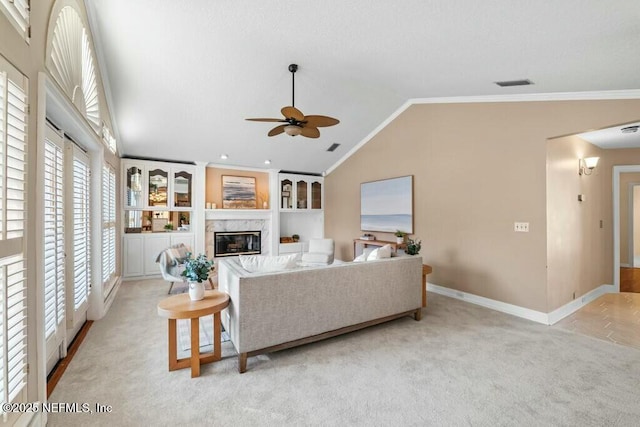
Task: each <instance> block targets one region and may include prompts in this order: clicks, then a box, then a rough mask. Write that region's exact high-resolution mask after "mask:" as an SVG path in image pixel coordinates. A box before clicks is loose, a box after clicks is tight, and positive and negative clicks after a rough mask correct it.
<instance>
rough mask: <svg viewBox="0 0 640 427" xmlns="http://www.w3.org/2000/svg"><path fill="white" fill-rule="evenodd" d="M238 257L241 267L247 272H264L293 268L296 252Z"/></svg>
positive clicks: (296, 256)
mask: <svg viewBox="0 0 640 427" xmlns="http://www.w3.org/2000/svg"><path fill="white" fill-rule="evenodd" d="M238 258H239V261H240V264H242V268H244V269H245V270H247V271H248V272H249V273H266V272H270V271H283V270H289V269H292V268H295V267H296V261H297V259H298V254H290V255H280V256H268V255H240V256H239V257H238Z"/></svg>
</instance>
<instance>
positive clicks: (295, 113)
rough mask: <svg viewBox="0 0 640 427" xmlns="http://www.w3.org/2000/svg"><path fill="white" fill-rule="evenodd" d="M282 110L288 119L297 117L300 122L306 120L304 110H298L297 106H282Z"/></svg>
mask: <svg viewBox="0 0 640 427" xmlns="http://www.w3.org/2000/svg"><path fill="white" fill-rule="evenodd" d="M280 112H281V113H282V115H283V116H285V117H286V118H287V119H295V120H297V121H299V122H301V121H303V120H304V114H302V111H300V110H298V109H297V108H296V107H282V110H280Z"/></svg>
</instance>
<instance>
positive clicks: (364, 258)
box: [353, 254, 367, 262]
mask: <svg viewBox="0 0 640 427" xmlns="http://www.w3.org/2000/svg"><path fill="white" fill-rule="evenodd" d="M366 260H367V257H366V256H365V254H361V255H358V256H357V257H355V258H354V259H353V262H365V261H366Z"/></svg>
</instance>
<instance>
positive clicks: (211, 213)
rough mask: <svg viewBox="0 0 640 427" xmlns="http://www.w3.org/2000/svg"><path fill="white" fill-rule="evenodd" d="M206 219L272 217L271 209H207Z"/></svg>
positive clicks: (265, 218)
mask: <svg viewBox="0 0 640 427" xmlns="http://www.w3.org/2000/svg"><path fill="white" fill-rule="evenodd" d="M204 218H205V220H229V219H264V220H270V219H271V210H270V209H206V210H205V211H204Z"/></svg>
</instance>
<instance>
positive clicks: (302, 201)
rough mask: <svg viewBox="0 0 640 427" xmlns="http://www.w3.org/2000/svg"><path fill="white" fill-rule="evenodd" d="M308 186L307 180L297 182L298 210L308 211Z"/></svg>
mask: <svg viewBox="0 0 640 427" xmlns="http://www.w3.org/2000/svg"><path fill="white" fill-rule="evenodd" d="M308 185H309V184H308V183H307V181H305V180H299V181H296V209H308V200H307V197H308V194H307V187H308Z"/></svg>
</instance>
